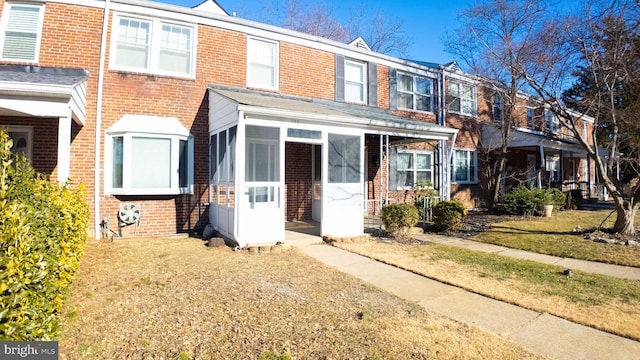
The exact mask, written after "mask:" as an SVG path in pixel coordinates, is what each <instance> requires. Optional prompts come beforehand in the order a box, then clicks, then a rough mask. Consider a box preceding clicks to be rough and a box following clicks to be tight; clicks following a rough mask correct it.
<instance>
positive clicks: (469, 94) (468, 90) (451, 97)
mask: <svg viewBox="0 0 640 360" xmlns="http://www.w3.org/2000/svg"><path fill="white" fill-rule="evenodd" d="M447 104H448V108H449V111H451V112H454V113H458V114H462V115H468V116H475V114H476V92H475V88H474V87H473V86H472V85H469V84H465V83H460V82H455V81H450V82H449V92H448V94H447Z"/></svg>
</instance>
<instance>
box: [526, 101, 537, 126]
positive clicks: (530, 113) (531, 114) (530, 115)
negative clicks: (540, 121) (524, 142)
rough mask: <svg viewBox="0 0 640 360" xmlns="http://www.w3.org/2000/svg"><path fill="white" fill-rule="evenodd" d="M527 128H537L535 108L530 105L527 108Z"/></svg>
mask: <svg viewBox="0 0 640 360" xmlns="http://www.w3.org/2000/svg"><path fill="white" fill-rule="evenodd" d="M527 128H528V129H531V130H535V129H536V122H535V110H534V109H532V108H529V107H528V108H527Z"/></svg>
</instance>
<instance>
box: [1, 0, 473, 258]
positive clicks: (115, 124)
mask: <svg viewBox="0 0 640 360" xmlns="http://www.w3.org/2000/svg"><path fill="white" fill-rule="evenodd" d="M0 5H1V9H2V13H1V14H0V16H1V17H0V46H2V48H1V53H0V125H1V126H3V127H6V128H8V130H9V131H10V134H11V136H12V138H13V139H14V143H15V144H14V147H15V150H16V151H22V152H23V153H25V154H27V156H28V157H29V158H30V159H31V160H32V162H33V164H34V167H35V169H36V170H37V171H39V172H42V173H45V174H49V175H51V177H52V179H55V180H58V181H66V180H67V179H68V178H70V179H72V180H73V181H75V182H82V183H84V184H85V185H86V189H87V201H88V202H89V203H90V205H91V208H92V221H91V224H92V225H91V227H90V229H89V231H90V233H91V234H93V235H95V236H100V232H99V231H100V223H101V221H102V219H103V218H104V217H106V216H110V217H111V219H112V221H114V222H115V219H117V214H118V211H119V209H120V208H121V206H122V205H123V204H127V203H135V204H136V205H137V206H138V207H139V209H140V210H141V215H142V220H141V225H140V227H139V228H138V229H137V234H139V235H167V234H175V233H180V232H190V231H193V230H194V229H196V228H200V229H201V228H202V227H203V226H204V224H206V223H208V222H211V223H212V224H213V225H214V226H215V227H216V229H217V230H218V231H220V232H221V233H222V234H223V235H225V236H228V237H229V238H231V239H234V240H236V241H237V242H238V243H239V244H240V245H241V246H245V245H247V244H251V243H259V242H272V241H278V240H282V239H284V228H285V222H286V221H289V220H295V219H314V220H317V221H319V222H320V224H321V232H322V234H329V233H331V234H334V235H344V236H348V235H356V234H359V233H362V231H363V212H364V211H370V210H371V209H369V207H370V206H371V207H376V206H377V207H379V206H380V205H381V204H384V203H387V202H389V201H391V200H390V199H392V198H397V199H400V200H404V199H406V198H407V196H408V194H410V193H411V191H412V189H413V188H414V187H415V184H416V183H417V182H420V181H423V180H428V181H430V182H431V184H433V186H434V187H435V188H436V189H437V190H438V191H439V193H440V195H441V196H442V197H443V198H449V197H450V196H452V197H455V198H459V199H460V200H462V201H464V202H465V203H466V204H467V205H468V206H470V207H472V206H476V205H477V204H479V203H481V200H482V198H483V194H482V193H481V187H480V185H479V182H478V178H479V176H478V160H477V159H478V156H477V148H478V146H479V140H480V139H481V138H480V132H479V131H478V129H479V128H480V124H481V122H482V121H479V120H480V119H479V118H478V116H477V114H478V109H479V108H480V106H481V104H478V101H477V98H478V97H477V93H476V92H477V90H476V88H477V87H478V82H477V81H476V80H473V78H472V77H469V76H467V75H465V74H463V73H462V72H460V71H459V69H458V68H457V67H456V65H455V63H452V64H447V65H438V64H430V63H421V62H415V61H407V60H403V59H398V58H394V57H390V56H386V55H382V54H378V53H374V52H371V51H370V50H368V49H367V47H366V44H365V43H364V41H363V40H362V39H358V41H356V42H355V43H354V44H352V45H349V44H341V43H338V42H334V41H330V40H325V39H319V38H317V37H314V36H308V35H305V34H301V33H297V32H293V31H289V30H286V29H282V28H277V27H273V26H269V25H264V24H259V23H255V22H251V21H247V20H243V19H239V18H236V17H231V16H228V15H227V14H226V13H225V12H224V11H223V10H222V9H221V8H220V7H219V6H218V5H217V4H216V3H215V2H214V1H212V0H209V1H205V2H204V3H202V4H200V5H198V6H196V7H195V8H193V9H188V8H182V7H177V6H172V5H166V4H160V3H154V2H140V1H135V0H115V1H93V0H73V1H70V0H58V1H6V0H2V1H0ZM445 84H446V86H445ZM452 180H453V181H452ZM131 231H132V230H131V228H127V229H125V234H129V235H130V234H131Z"/></svg>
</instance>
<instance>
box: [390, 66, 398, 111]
mask: <svg viewBox="0 0 640 360" xmlns="http://www.w3.org/2000/svg"><path fill="white" fill-rule="evenodd" d="M389 108H390V109H391V110H397V109H398V70H396V69H393V68H392V69H389Z"/></svg>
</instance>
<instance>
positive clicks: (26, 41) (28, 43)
mask: <svg viewBox="0 0 640 360" xmlns="http://www.w3.org/2000/svg"><path fill="white" fill-rule="evenodd" d="M43 19H44V5H43V4H40V5H30V4H29V5H28V4H15V3H5V5H4V11H3V13H2V23H1V24H0V27H1V28H2V34H1V35H0V36H2V60H17V61H27V62H38V57H39V53H40V41H41V38H42V22H43Z"/></svg>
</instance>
